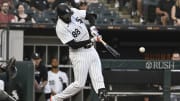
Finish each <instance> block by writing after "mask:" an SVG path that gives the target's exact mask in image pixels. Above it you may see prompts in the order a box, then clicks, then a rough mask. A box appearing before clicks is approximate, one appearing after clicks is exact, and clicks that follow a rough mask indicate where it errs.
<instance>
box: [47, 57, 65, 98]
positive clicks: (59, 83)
mask: <svg viewBox="0 0 180 101" xmlns="http://www.w3.org/2000/svg"><path fill="white" fill-rule="evenodd" d="M58 65H59V63H58V59H57V58H55V57H53V58H52V59H51V70H50V71H48V83H47V85H46V86H45V89H44V92H45V94H46V99H47V101H49V98H50V95H55V94H57V93H61V92H62V90H64V89H65V88H66V87H67V85H68V77H67V74H66V73H65V72H63V71H60V70H59V67H58Z"/></svg>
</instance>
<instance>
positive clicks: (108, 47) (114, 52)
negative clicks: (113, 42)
mask: <svg viewBox="0 0 180 101" xmlns="http://www.w3.org/2000/svg"><path fill="white" fill-rule="evenodd" d="M99 41H100V42H101V43H102V44H103V45H104V47H105V48H106V49H107V50H108V51H109V52H110V53H111V54H112V55H113V56H114V57H115V58H118V57H120V54H119V52H117V51H116V50H115V49H114V48H112V47H111V46H110V45H108V44H107V43H106V42H105V41H104V40H102V39H100V40H99Z"/></svg>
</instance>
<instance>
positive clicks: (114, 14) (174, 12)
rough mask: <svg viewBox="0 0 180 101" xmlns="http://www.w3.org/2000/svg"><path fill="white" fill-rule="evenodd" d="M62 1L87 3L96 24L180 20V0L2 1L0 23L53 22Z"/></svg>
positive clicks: (85, 4) (166, 22) (175, 22)
mask: <svg viewBox="0 0 180 101" xmlns="http://www.w3.org/2000/svg"><path fill="white" fill-rule="evenodd" d="M64 2H66V3H68V4H69V5H71V6H73V7H76V8H79V7H80V6H82V7H83V6H87V11H88V12H90V13H95V14H97V20H96V24H97V25H109V24H110V25H124V24H125V25H131V24H133V25H137V24H138V25H139V24H140V25H141V24H143V25H144V24H155V25H164V26H165V25H179V23H180V21H179V18H180V14H179V12H178V11H179V10H180V0H1V1H0V5H1V6H0V7H1V8H0V9H1V12H0V23H7V22H11V23H25V22H26V23H55V22H56V19H57V15H56V12H55V9H56V6H57V4H59V3H64ZM82 9H84V8H82Z"/></svg>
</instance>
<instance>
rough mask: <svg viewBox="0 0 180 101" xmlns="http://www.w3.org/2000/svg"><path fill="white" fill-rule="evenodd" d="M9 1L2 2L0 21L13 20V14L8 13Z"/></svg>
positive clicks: (7, 21) (8, 21)
mask: <svg viewBox="0 0 180 101" xmlns="http://www.w3.org/2000/svg"><path fill="white" fill-rule="evenodd" d="M9 8H10V7H9V3H8V2H6V1H5V2H3V3H2V5H1V12H0V23H10V22H15V19H14V15H12V14H10V12H9Z"/></svg>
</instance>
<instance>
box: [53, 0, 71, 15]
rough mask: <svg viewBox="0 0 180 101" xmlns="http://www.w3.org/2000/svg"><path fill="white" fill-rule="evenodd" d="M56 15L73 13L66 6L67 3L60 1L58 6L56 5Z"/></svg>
mask: <svg viewBox="0 0 180 101" xmlns="http://www.w3.org/2000/svg"><path fill="white" fill-rule="evenodd" d="M56 11H57V15H58V16H59V17H60V16H64V15H66V14H73V12H72V11H71V9H70V8H69V7H68V5H67V4H65V3H60V4H59V5H58V6H57V9H56Z"/></svg>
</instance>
